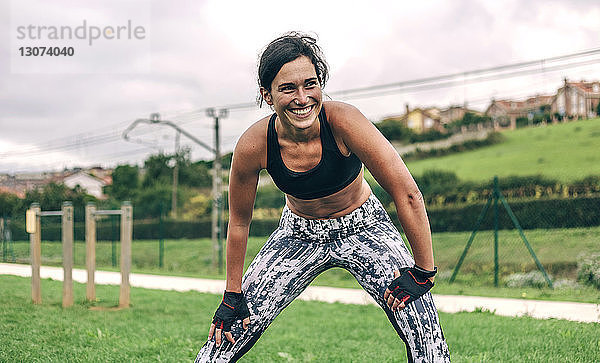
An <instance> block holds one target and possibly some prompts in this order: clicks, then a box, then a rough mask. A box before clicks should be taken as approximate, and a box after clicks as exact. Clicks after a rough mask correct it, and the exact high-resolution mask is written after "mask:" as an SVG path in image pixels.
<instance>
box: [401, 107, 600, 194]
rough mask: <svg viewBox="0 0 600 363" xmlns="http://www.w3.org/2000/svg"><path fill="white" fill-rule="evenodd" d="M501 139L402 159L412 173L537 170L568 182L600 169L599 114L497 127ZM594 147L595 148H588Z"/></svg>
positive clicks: (481, 174) (484, 176) (487, 174)
mask: <svg viewBox="0 0 600 363" xmlns="http://www.w3.org/2000/svg"><path fill="white" fill-rule="evenodd" d="M502 134H503V135H504V136H505V137H506V140H505V141H504V142H502V143H500V144H497V145H491V146H488V147H484V148H481V149H478V150H473V151H467V152H462V153H459V154H453V155H448V156H444V157H439V158H431V159H425V160H418V161H411V162H407V165H408V168H409V169H410V171H411V173H413V175H421V174H423V172H424V171H425V170H428V169H438V170H448V171H453V172H455V173H456V175H458V177H459V178H460V179H463V180H471V181H476V182H482V181H489V180H491V179H492V178H493V177H494V175H498V176H499V177H504V176H509V175H535V174H541V175H544V176H547V177H550V178H555V179H558V180H559V181H561V182H572V181H574V180H577V179H582V178H584V177H586V176H589V175H598V174H600V153H598V152H597V150H600V119H598V118H596V119H591V120H581V121H574V122H569V123H561V124H556V125H548V126H546V127H532V128H523V129H517V130H512V131H503V132H502ZM594 150H596V152H594Z"/></svg>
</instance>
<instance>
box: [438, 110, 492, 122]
mask: <svg viewBox="0 0 600 363" xmlns="http://www.w3.org/2000/svg"><path fill="white" fill-rule="evenodd" d="M467 112H468V113H472V114H475V115H478V116H481V115H482V113H481V112H479V111H476V110H471V109H468V108H467V107H466V106H458V105H454V106H450V107H448V108H446V109H444V110H441V111H440V122H441V124H442V125H447V124H450V123H452V122H453V121H456V120H461V119H462V118H463V117H464V116H465V113H467Z"/></svg>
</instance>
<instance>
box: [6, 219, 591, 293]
mask: <svg viewBox="0 0 600 363" xmlns="http://www.w3.org/2000/svg"><path fill="white" fill-rule="evenodd" d="M525 234H526V236H527V238H528V240H529V242H530V243H531V245H532V247H533V249H534V251H535V253H536V254H537V256H538V258H539V259H540V261H541V262H542V264H543V265H544V267H545V268H546V269H547V271H548V272H549V273H550V274H551V275H553V276H554V278H555V279H557V278H569V279H571V280H574V279H575V277H576V276H575V275H576V273H575V272H576V268H577V258H578V256H580V255H582V254H586V255H589V254H590V253H594V252H600V243H599V242H600V227H594V228H574V229H554V230H546V229H544V230H541V229H540V230H528V231H525ZM469 235H470V233H469V232H453V233H436V234H434V235H433V243H434V252H435V256H436V264H437V265H438V267H439V270H440V274H439V275H438V278H437V280H436V287H435V290H434V291H435V293H438V294H450V295H456V294H459V295H481V296H497V297H513V298H531V299H546V300H565V301H580V302H593V303H600V290H598V289H595V288H591V287H583V286H578V285H573V287H571V288H561V289H548V288H546V289H539V288H518V289H517V288H507V287H500V288H494V287H493V234H492V232H489V231H483V232H479V233H478V235H477V236H476V238H475V240H474V242H473V244H472V246H471V249H470V250H469V253H468V254H467V257H466V258H465V261H464V263H463V266H462V267H461V270H460V272H459V274H458V278H457V281H456V282H455V283H454V284H448V279H449V277H450V274H451V271H452V269H453V268H454V266H455V265H456V263H457V262H458V259H459V257H460V255H461V253H462V251H463V249H464V247H465V245H466V243H467V240H468V238H469ZM265 240H266V238H265V237H252V238H250V239H249V242H248V250H247V257H246V261H245V264H246V267H247V266H248V265H249V264H250V262H251V261H252V259H253V258H254V256H255V255H256V254H257V253H258V251H259V250H260V248H261V247H262V245H263V243H264V242H265ZM499 240H500V242H499V261H500V276H501V285H504V282H503V280H502V278H504V277H506V276H507V275H508V274H509V273H512V272H526V271H531V270H534V269H535V264H534V262H533V259H532V258H531V255H530V254H529V252H528V251H527V249H526V247H525V246H524V244H523V242H522V241H521V239H520V237H519V235H518V233H517V232H516V231H500V233H499ZM117 247H118V246H117ZM111 250H112V248H111V243H110V242H99V243H98V244H97V246H96V263H97V268H98V269H104V270H113V271H118V269H119V267H118V265H117V267H112V265H111ZM116 251H117V253H119V251H120V248H117V249H116ZM132 251H133V267H132V271H133V272H142V273H153V274H164V275H179V276H192V277H203V278H218V279H222V278H224V275H223V274H220V273H218V271H217V270H216V269H215V268H213V267H212V263H211V256H212V254H211V251H212V249H211V242H210V239H200V240H185V239H183V240H167V241H166V242H165V267H163V268H159V267H158V254H159V251H158V241H134V243H133V247H132ZM14 253H15V256H16V257H17V262H20V263H29V243H28V242H18V243H14ZM61 259H62V247H61V244H60V243H58V242H43V244H42V264H43V265H54V266H60V264H61ZM74 262H75V266H76V267H78V268H85V244H84V243H83V242H81V241H79V242H76V243H75V247H74ZM313 284H316V285H324V286H335V287H350V288H359V286H358V284H357V283H356V280H355V279H354V278H353V277H352V276H351V275H350V274H349V273H347V272H346V271H345V270H342V269H331V270H329V271H327V272H325V273H323V274H322V275H320V276H319V277H317V279H316V280H315V282H313Z"/></svg>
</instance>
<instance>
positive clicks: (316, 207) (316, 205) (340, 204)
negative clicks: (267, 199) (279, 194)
mask: <svg viewBox="0 0 600 363" xmlns="http://www.w3.org/2000/svg"><path fill="white" fill-rule="evenodd" d="M370 195H371V188H370V187H369V184H367V182H366V181H365V179H364V177H363V171H361V172H360V173H359V174H358V176H357V177H356V179H354V181H353V182H352V183H350V184H349V185H348V186H346V187H345V188H344V189H342V190H340V191H338V192H335V193H333V194H331V195H328V196H326V197H322V198H317V199H309V200H305V199H298V198H295V197H293V196H291V195H289V194H286V199H287V203H286V204H287V206H288V208H289V209H290V210H291V211H292V212H293V213H294V214H297V215H299V216H301V217H304V218H307V219H330V218H338V217H342V216H345V215H346V214H349V213H350V212H352V211H353V210H355V209H356V208H358V207H360V206H361V205H363V203H364V202H366V201H367V199H369V196H370Z"/></svg>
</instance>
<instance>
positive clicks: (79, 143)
mask: <svg viewBox="0 0 600 363" xmlns="http://www.w3.org/2000/svg"><path fill="white" fill-rule="evenodd" d="M598 54H600V48H595V49H590V50H585V51H581V52H576V53H571V54H566V55H561V56H556V57H550V58H543V59H539V60H534V61H526V62H518V63H512V64H506V65H500V66H494V67H489V68H482V69H476V70H471V71H465V72H457V73H450V74H445V75H440V76H434V77H426V78H419V79H413V80H407V81H400V82H394V83H386V84H380V85H374V86H368V87H359V88H351V89H346V90H339V91H334V92H331V93H329V95H335V96H339V97H342V98H343V99H364V98H373V97H380V96H385V95H391V94H398V93H412V92H420V91H424V90H431V89H439V88H448V87H455V86H464V85H466V84H473V83H480V82H489V81H494V80H500V79H508V78H514V77H522V76H526V75H533V74H538V73H540V74H541V73H543V74H546V73H552V72H556V71H561V70H565V69H570V68H578V67H582V66H586V65H592V64H597V63H600V59H587V60H584V61H580V62H569V63H563V64H554V65H552V63H557V62H561V61H567V60H573V59H576V58H582V57H589V56H594V55H598ZM534 66H535V67H540V68H533V69H532V68H531V67H534ZM467 77H468V79H467ZM457 78H460V79H457ZM209 108H210V107H206V108H201V109H196V110H191V111H186V112H181V113H178V114H176V115H175V116H172V117H171V119H173V120H174V121H177V123H178V124H186V123H189V122H194V121H197V120H200V119H202V118H203V115H204V114H205V112H206V111H207V110H208V109H209ZM219 108H224V109H229V110H234V111H241V110H248V109H255V108H256V103H255V102H246V103H236V104H228V105H225V106H222V107H219ZM128 123H130V122H129V121H127V122H119V123H115V124H112V125H110V126H106V127H103V128H99V129H96V130H94V131H92V132H86V133H80V134H76V135H73V136H66V137H62V138H59V139H55V140H52V141H47V142H44V143H41V144H37V145H34V146H30V147H27V148H19V149H16V150H11V151H5V152H2V153H0V158H6V157H9V156H35V155H39V154H43V153H47V152H49V151H68V150H72V149H77V148H81V147H90V146H94V145H101V144H106V143H111V142H116V141H119V140H120V132H118V131H110V132H107V133H101V134H97V135H90V133H93V132H96V131H101V130H106V129H111V130H115V129H119V128H121V127H122V126H125V124H128ZM155 132H156V130H155V129H149V130H147V131H145V132H144V131H139V132H136V135H137V136H141V135H146V134H149V133H155ZM85 135H90V136H85ZM73 138H75V140H73ZM138 143H140V144H143V145H147V143H144V142H138Z"/></svg>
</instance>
